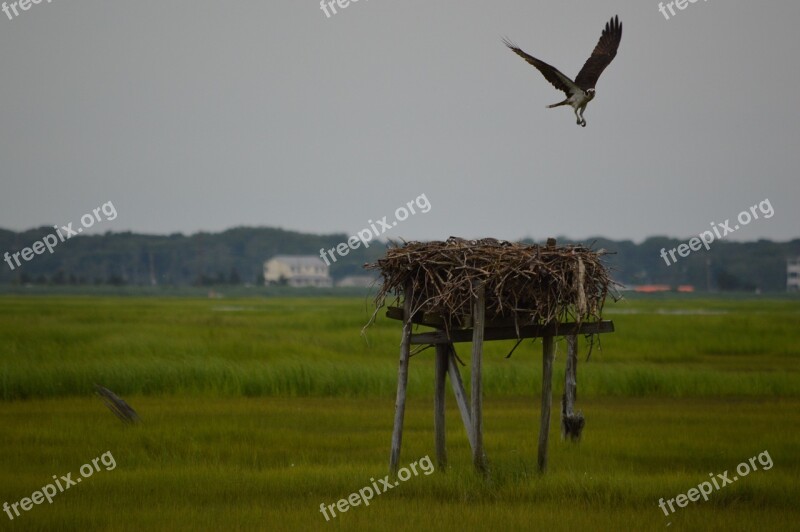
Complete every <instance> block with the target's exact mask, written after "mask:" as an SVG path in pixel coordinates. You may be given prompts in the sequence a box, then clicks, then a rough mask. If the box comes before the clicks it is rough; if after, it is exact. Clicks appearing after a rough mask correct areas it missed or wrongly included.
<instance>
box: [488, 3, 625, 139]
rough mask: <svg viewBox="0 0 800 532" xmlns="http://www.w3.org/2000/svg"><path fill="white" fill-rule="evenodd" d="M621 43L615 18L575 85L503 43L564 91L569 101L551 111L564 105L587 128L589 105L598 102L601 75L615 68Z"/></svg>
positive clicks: (563, 76)
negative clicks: (615, 58)
mask: <svg viewBox="0 0 800 532" xmlns="http://www.w3.org/2000/svg"><path fill="white" fill-rule="evenodd" d="M621 40H622V24H621V23H620V21H619V18H618V17H616V16H615V17H614V18H612V19H611V20H610V21H608V22H607V23H606V28H605V29H604V30H603V34H602V35H601V36H600V40H599V41H598V43H597V46H595V48H594V51H593V52H592V56H591V57H590V58H589V59H587V60H586V63H585V64H584V65H583V68H582V69H581V71H580V72H579V73H578V77H576V78H575V81H572V80H571V79H569V78H568V77H567V76H565V75H564V74H562V73H561V72H560V71H559V70H558V69H557V68H555V67H552V66H550V65H548V64H547V63H545V62H544V61H540V60H538V59H536V58H535V57H533V56H532V55H528V54H526V53H525V52H523V51H522V50H520V48H519V47H518V46H517V45H516V44H514V43H512V42H511V41H509V40H508V39H503V43H505V45H506V46H508V47H509V48H511V50H512V51H513V52H514V53H515V54H517V55H518V56H520V57H521V58H523V59H524V60H525V61H527V62H528V63H530V64H532V65H533V66H535V67H536V68H537V69H539V72H541V73H542V75H543V76H544V77H545V79H546V80H547V81H549V82H550V83H551V84H552V85H553V86H554V87H555V88H557V89H558V90H560V91H564V93H565V94H566V95H567V99H566V100H564V101H563V102H559V103H555V104H553V105H548V106H547V107H548V109H550V108H553V107H558V106H560V105H571V106H572V108H573V109H574V110H575V116H576V117H577V119H578V124H579V125H581V126H583V127H586V120H584V118H583V110H584V109H586V105H587V104H588V103H589V102H590V101H592V99H593V98H594V86H595V85H596V84H597V80H598V78H599V77H600V74H602V73H603V70H605V68H606V67H607V66H608V65H609V64H611V61H612V60H613V59H614V56H616V55H617V48H619V43H620V41H621Z"/></svg>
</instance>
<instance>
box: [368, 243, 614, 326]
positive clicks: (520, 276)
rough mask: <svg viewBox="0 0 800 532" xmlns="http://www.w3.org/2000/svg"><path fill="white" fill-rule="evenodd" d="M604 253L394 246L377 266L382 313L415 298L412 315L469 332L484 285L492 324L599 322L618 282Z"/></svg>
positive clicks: (509, 246) (520, 247)
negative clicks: (390, 303)
mask: <svg viewBox="0 0 800 532" xmlns="http://www.w3.org/2000/svg"><path fill="white" fill-rule="evenodd" d="M604 254H605V252H604V251H603V250H599V251H593V250H591V249H589V248H586V247H583V246H574V245H570V246H555V241H552V240H551V241H548V245H547V246H539V245H524V244H518V243H512V242H506V241H500V240H495V239H493V238H485V239H482V240H464V239H461V238H456V237H450V238H449V239H448V240H447V241H446V242H405V243H403V244H402V245H395V246H394V247H390V248H389V249H388V250H387V252H386V255H385V256H384V257H383V258H381V259H379V260H378V261H377V262H376V263H373V264H366V265H365V266H364V267H365V268H366V269H369V270H378V271H379V272H380V274H381V276H382V285H381V287H380V289H379V291H378V293H377V295H376V297H375V306H376V312H377V310H378V309H380V308H381V307H383V306H384V305H385V304H386V299H387V298H391V297H394V304H399V301H400V298H401V296H402V297H403V298H405V297H408V295H409V291H410V294H411V309H412V311H411V312H412V315H414V314H417V313H419V312H422V313H425V314H427V313H431V314H434V315H437V316H440V317H441V318H442V319H443V320H444V321H445V323H446V324H447V325H448V328H450V327H463V326H465V323H468V322H467V320H468V318H469V317H470V316H471V314H472V304H473V301H474V298H476V297H477V293H478V292H477V291H478V289H479V287H480V286H481V285H483V287H484V290H485V301H486V303H485V304H486V307H485V308H486V319H487V320H488V321H493V320H494V321H499V320H503V319H511V320H513V322H514V323H515V324H517V325H527V324H546V323H551V322H566V321H576V322H579V323H580V322H584V321H599V320H600V319H601V313H602V309H603V304H604V303H605V299H606V296H607V295H608V291H609V287H610V286H611V287H612V288H613V286H612V285H613V281H612V280H611V278H610V276H609V271H608V268H607V267H606V265H605V264H603V262H602V261H601V257H602V256H603V255H604Z"/></svg>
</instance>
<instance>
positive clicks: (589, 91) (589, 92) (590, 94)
mask: <svg viewBox="0 0 800 532" xmlns="http://www.w3.org/2000/svg"><path fill="white" fill-rule="evenodd" d="M585 92H586V96H587V97H588V98H589V99H590V100H591V99H592V98H594V89H586V91H585Z"/></svg>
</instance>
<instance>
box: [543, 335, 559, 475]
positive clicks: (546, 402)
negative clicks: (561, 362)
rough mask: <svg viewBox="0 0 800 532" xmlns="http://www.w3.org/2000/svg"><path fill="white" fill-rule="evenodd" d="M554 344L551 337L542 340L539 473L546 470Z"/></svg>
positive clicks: (551, 402)
mask: <svg viewBox="0 0 800 532" xmlns="http://www.w3.org/2000/svg"><path fill="white" fill-rule="evenodd" d="M554 346H555V343H554V341H553V337H552V336H545V337H544V338H542V423H541V425H540V426H539V471H540V472H542V473H544V472H545V471H546V470H547V437H548V435H549V434H550V409H551V407H552V406H553V393H552V392H553V358H554V355H555V347H554Z"/></svg>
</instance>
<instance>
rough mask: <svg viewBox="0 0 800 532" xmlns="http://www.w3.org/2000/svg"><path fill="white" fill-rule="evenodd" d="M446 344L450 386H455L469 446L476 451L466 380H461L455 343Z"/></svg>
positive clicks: (454, 389) (457, 402) (454, 391)
mask: <svg viewBox="0 0 800 532" xmlns="http://www.w3.org/2000/svg"><path fill="white" fill-rule="evenodd" d="M446 346H447V347H448V352H449V356H448V359H447V373H448V375H450V386H451V387H452V388H453V395H455V397H456V404H458V410H459V411H460V412H461V420H462V421H463V422H464V428H465V429H466V431H467V439H468V440H469V447H470V449H472V450H473V452H474V451H475V440H473V439H472V415H471V414H470V411H469V406H467V392H466V391H465V390H464V381H462V380H461V372H460V371H458V363H457V362H456V355H455V349H454V348H453V344H446Z"/></svg>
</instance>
